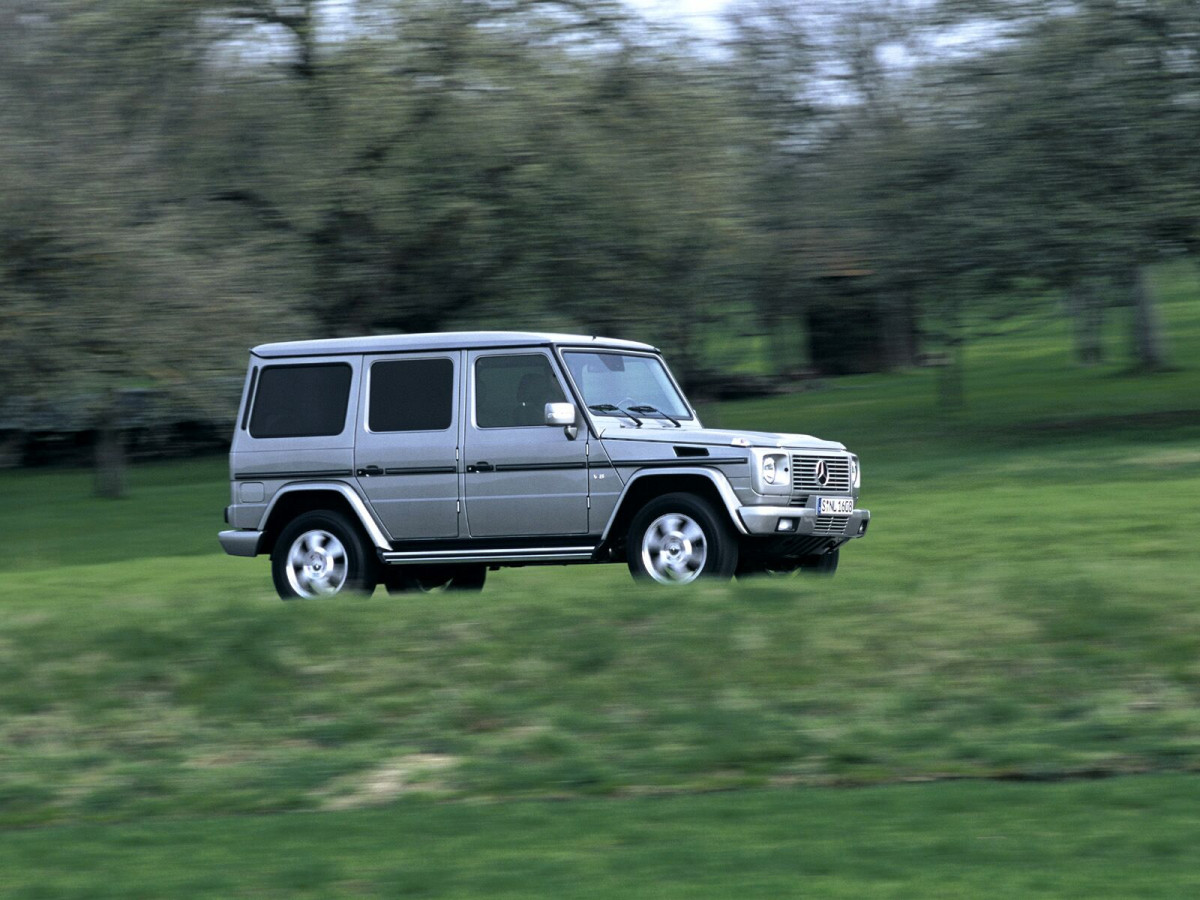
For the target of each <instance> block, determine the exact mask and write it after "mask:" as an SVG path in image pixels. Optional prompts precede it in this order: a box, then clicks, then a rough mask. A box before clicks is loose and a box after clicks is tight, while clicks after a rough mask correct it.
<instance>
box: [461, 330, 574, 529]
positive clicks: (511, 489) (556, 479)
mask: <svg viewBox="0 0 1200 900" xmlns="http://www.w3.org/2000/svg"><path fill="white" fill-rule="evenodd" d="M467 363H468V372H469V375H468V384H469V390H468V392H467V394H468V396H467V405H468V412H469V414H468V416H467V420H466V429H465V440H464V447H463V461H464V463H465V467H466V475H465V499H466V511H467V528H468V529H469V531H470V534H471V537H509V536H511V537H518V536H522V535H560V534H585V533H586V532H587V530H588V502H587V501H588V468H587V434H586V431H583V432H581V433H580V434H579V435H578V437H577V438H575V439H572V438H571V437H569V436H568V435H567V434H566V433H565V432H564V429H563V428H562V427H561V426H559V427H554V426H549V425H546V424H545V407H546V404H547V403H562V402H565V401H566V400H567V393H566V390H565V388H564V386H563V381H562V379H561V378H560V377H559V374H558V371H557V366H556V364H555V363H554V361H553V359H552V358H551V356H550V354H549V353H548V352H546V351H543V350H519V351H514V350H487V351H475V352H471V353H469V354H468V355H467Z"/></svg>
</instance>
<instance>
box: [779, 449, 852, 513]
mask: <svg viewBox="0 0 1200 900" xmlns="http://www.w3.org/2000/svg"><path fill="white" fill-rule="evenodd" d="M822 463H824V466H825V483H824V484H822V483H821V482H820V481H818V480H817V469H818V466H819V465H820V464H822ZM849 492H850V458H849V457H848V456H804V455H800V454H797V455H795V456H793V457H792V495H793V496H797V495H799V494H846V493H849ZM805 502H807V500H806V501H805Z"/></svg>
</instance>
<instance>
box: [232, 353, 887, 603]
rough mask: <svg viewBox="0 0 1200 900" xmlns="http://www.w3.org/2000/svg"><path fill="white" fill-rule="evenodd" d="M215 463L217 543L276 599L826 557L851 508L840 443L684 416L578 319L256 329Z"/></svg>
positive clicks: (667, 576) (655, 383) (649, 366)
mask: <svg viewBox="0 0 1200 900" xmlns="http://www.w3.org/2000/svg"><path fill="white" fill-rule="evenodd" d="M229 464H230V477H231V480H232V501H233V502H232V503H231V505H230V506H229V507H228V508H227V509H226V510H225V520H226V522H227V523H228V524H229V526H230V529H231V530H228V531H222V532H221V534H220V539H221V545H222V546H223V547H224V548H225V551H226V552H227V553H230V554H232V555H234V556H257V555H259V554H269V555H270V557H271V573H272V576H273V578H274V581H275V587H276V589H277V590H278V591H279V594H280V596H282V597H284V598H290V597H315V596H326V595H332V594H337V593H339V592H340V591H345V590H355V591H367V592H369V591H371V590H373V589H374V588H375V587H376V585H377V584H380V583H382V584H384V585H385V586H386V587H387V588H388V590H389V591H409V590H430V589H433V588H437V587H448V588H459V589H468V590H478V589H480V588H482V586H483V581H484V578H485V576H486V574H487V571H488V570H489V569H492V570H495V569H498V568H500V567H501V566H528V565H547V564H555V565H560V564H565V563H588V562H592V563H597V562H621V561H624V562H626V563H627V564H628V566H629V570H630V572H632V573H633V575H634V577H636V578H645V579H648V580H652V581H656V582H660V583H662V584H686V583H687V582H690V581H693V580H695V579H696V578H698V577H700V576H713V577H717V578H729V577H731V576H733V575H735V574H737V575H748V574H754V573H765V572H790V571H795V570H797V569H806V570H810V571H816V572H824V573H832V572H833V571H834V570H835V569H836V568H837V562H838V553H839V548H840V547H841V545H842V544H844V543H846V542H847V541H849V540H851V539H853V538H857V537H862V536H863V535H864V534H866V531H867V525H868V523H869V522H870V520H871V514H870V513H869V512H868V511H867V510H865V509H858V508H857V503H856V501H857V498H858V489H859V481H860V470H859V464H858V458H857V457H856V456H854V455H853V454H851V453H848V452H846V448H845V447H844V446H843V445H842V444H838V443H833V442H830V441H822V440H819V439H817V438H814V437H810V436H808V435H800V434H767V433H762V432H740V431H734V432H731V431H715V430H712V429H708V428H704V427H702V426H701V424H700V420H699V418H698V417H697V416H696V412H695V410H693V409H692V407H691V405H690V404H689V403H688V401H687V399H686V398H685V397H684V396H683V392H682V391H681V390H680V389H679V386H678V384H677V383H676V382H675V379H674V378H673V377H672V376H671V373H670V372H669V371H668V369H667V367H666V365H665V364H664V363H663V360H662V356H661V354H660V353H659V351H658V350H656V349H655V348H654V347H651V346H649V345H647V344H639V343H634V342H632V341H621V340H611V339H608V338H597V337H586V336H580V335H567V334H537V333H523V332H463V333H448V334H411V335H402V336H392V337H362V338H344V339H332V340H319V341H296V342H291V343H279V344H264V345H262V346H260V347H255V348H254V350H253V351H252V352H251V357H250V367H249V371H248V372H247V375H246V385H245V389H244V390H243V394H242V403H241V410H240V415H239V419H238V422H237V430H236V432H235V434H234V438H233V445H232V448H231V451H230V454H229Z"/></svg>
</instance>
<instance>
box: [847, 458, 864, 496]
mask: <svg viewBox="0 0 1200 900" xmlns="http://www.w3.org/2000/svg"><path fill="white" fill-rule="evenodd" d="M850 469H851V470H852V471H853V473H854V488H855V490H857V489H858V488H860V487H862V466H861V465H860V464H859V462H858V457H857V456H852V457H850Z"/></svg>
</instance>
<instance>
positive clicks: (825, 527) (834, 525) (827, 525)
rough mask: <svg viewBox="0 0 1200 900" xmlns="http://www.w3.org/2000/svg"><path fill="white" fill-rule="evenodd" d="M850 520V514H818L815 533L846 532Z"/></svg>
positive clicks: (814, 528) (814, 525)
mask: <svg viewBox="0 0 1200 900" xmlns="http://www.w3.org/2000/svg"><path fill="white" fill-rule="evenodd" d="M849 521H850V517H849V516H817V521H816V522H815V523H814V524H813V534H827V535H836V534H845V533H846V524H847V523H848V522H849Z"/></svg>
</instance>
